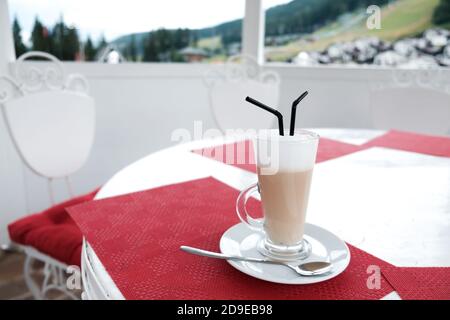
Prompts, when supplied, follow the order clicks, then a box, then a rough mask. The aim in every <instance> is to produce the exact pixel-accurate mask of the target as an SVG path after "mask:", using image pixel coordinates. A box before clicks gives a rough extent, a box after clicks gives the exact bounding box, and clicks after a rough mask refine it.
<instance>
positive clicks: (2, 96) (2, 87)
mask: <svg viewBox="0 0 450 320" xmlns="http://www.w3.org/2000/svg"><path fill="white" fill-rule="evenodd" d="M21 95H23V91H22V90H21V88H20V86H19V85H18V84H17V83H16V82H15V81H14V80H13V79H12V78H10V77H8V76H0V103H3V102H6V101H8V100H10V99H14V98H15V97H17V96H21Z"/></svg>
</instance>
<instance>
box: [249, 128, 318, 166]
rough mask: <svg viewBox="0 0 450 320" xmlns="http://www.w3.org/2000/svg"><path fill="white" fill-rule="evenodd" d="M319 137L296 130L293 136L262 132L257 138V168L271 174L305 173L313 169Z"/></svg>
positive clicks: (274, 131) (273, 131) (267, 131)
mask: <svg viewBox="0 0 450 320" xmlns="http://www.w3.org/2000/svg"><path fill="white" fill-rule="evenodd" d="M318 143H319V137H318V135H316V134H315V133H313V132H309V131H305V130H297V131H295V134H294V135H293V136H289V132H288V131H286V132H285V135H284V136H280V135H279V131H278V130H262V131H260V132H259V134H258V137H257V147H256V149H257V162H258V167H259V168H260V169H263V170H264V171H266V173H264V172H262V174H273V173H276V172H278V171H307V170H311V169H312V168H313V167H314V163H315V161H316V153H317V146H318Z"/></svg>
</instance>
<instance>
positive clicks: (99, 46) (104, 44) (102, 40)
mask: <svg viewBox="0 0 450 320" xmlns="http://www.w3.org/2000/svg"><path fill="white" fill-rule="evenodd" d="M107 46H108V41H106V38H105V35H102V36H101V37H100V40H99V41H98V44H97V52H100V51H102V50H103V49H105V48H106V47H107Z"/></svg>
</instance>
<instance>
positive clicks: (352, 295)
mask: <svg viewBox="0 0 450 320" xmlns="http://www.w3.org/2000/svg"><path fill="white" fill-rule="evenodd" d="M392 134H393V133H388V134H387V135H386V136H387V137H389V136H391V135H392ZM412 138H413V135H410V134H407V133H399V132H395V140H396V142H395V143H393V142H391V141H390V139H389V138H386V137H385V138H384V139H383V137H381V138H379V139H378V140H377V141H375V140H374V141H373V142H369V143H367V144H365V145H363V146H353V145H349V144H344V143H340V142H337V141H332V140H326V139H323V140H322V142H321V145H320V147H319V154H318V161H324V160H329V159H331V158H334V157H336V156H341V155H345V154H349V153H351V152H355V151H358V150H360V149H362V148H369V147H371V146H374V145H376V146H384V147H394V146H398V144H401V142H399V141H402V139H405V141H410V139H412ZM432 138H433V139H432V140H433V141H436V140H435V139H434V138H435V137H432ZM439 139H442V140H439V143H436V145H438V146H439V150H438V151H436V150H437V149H434V148H432V147H431V148H430V147H429V146H430V145H434V143H431V142H426V139H422V138H420V139H419V140H420V141H418V143H416V145H417V146H418V152H422V153H428V154H436V155H440V156H450V139H447V140H445V139H446V138H439ZM419 142H420V143H419ZM247 143H248V142H247ZM405 145H406V144H405ZM413 146H414V144H412V143H411V144H409V146H408V148H407V149H408V150H409V151H414V148H412V147H413ZM405 149H406V147H405ZM205 150H207V152H206V153H205V152H204V151H205ZM205 150H201V151H200V152H198V151H197V152H198V153H202V154H204V155H206V156H212V153H211V150H208V149H205ZM247 150H251V149H250V148H247ZM433 150H434V151H433ZM245 156H246V159H250V157H252V155H250V154H247V155H245ZM222 159H225V158H224V157H222ZM218 160H220V157H219V159H218ZM238 166H240V167H241V168H243V169H246V170H252V171H253V170H254V169H253V167H252V166H251V164H245V162H244V163H243V164H240V165H238ZM237 195H238V191H237V190H234V189H232V188H230V187H228V186H226V185H224V184H222V183H220V182H219V181H216V180H214V179H212V178H207V179H200V180H195V181H190V182H187V183H182V184H176V185H171V186H166V187H162V188H157V189H152V190H147V191H143V192H138V193H133V194H128V195H124V196H119V197H114V198H109V199H104V200H98V201H94V202H91V203H87V204H82V205H78V206H75V207H71V208H69V209H68V211H69V213H70V214H71V216H72V218H73V219H74V220H75V221H76V223H77V224H78V225H79V227H80V229H81V231H82V233H83V234H84V235H85V237H86V239H87V241H88V242H89V243H90V245H91V246H92V247H93V249H94V250H95V252H96V253H97V255H98V257H99V258H100V260H101V261H102V263H103V265H104V266H105V268H106V270H107V271H108V273H109V274H110V275H111V277H112V279H113V280H114V282H115V283H116V285H117V286H118V288H119V289H120V291H121V292H122V294H123V295H124V296H125V298H127V299H379V298H381V297H383V296H384V295H386V294H387V293H389V292H391V291H393V290H395V291H397V292H398V293H399V295H400V296H401V297H402V298H403V299H439V298H440V299H450V268H397V267H395V266H393V265H390V264H388V263H386V262H384V261H382V260H380V259H378V258H376V257H373V256H371V255H370V254H368V253H365V252H363V251H361V250H359V249H358V248H355V247H352V246H350V250H351V253H352V259H351V263H350V265H349V267H348V269H347V270H346V271H344V272H343V273H342V274H341V275H339V276H338V277H336V278H334V279H331V280H329V281H326V282H324V283H318V284H314V285H306V286H292V285H280V284H273V283H269V282H265V281H262V280H258V279H254V278H251V277H249V276H247V275H245V274H242V273H240V272H238V271H237V270H235V269H234V268H232V267H231V266H230V265H229V264H228V263H226V262H225V261H219V260H214V259H207V258H200V257H197V256H191V255H188V254H186V253H183V252H181V251H180V250H179V249H178V248H179V246H180V245H191V246H197V247H202V248H205V249H209V250H218V243H219V239H220V237H221V235H222V234H223V232H224V231H225V230H226V229H228V228H229V227H231V226H232V225H234V224H235V223H238V219H237V217H236V215H235V212H234V204H235V200H236V197H237ZM370 265H376V266H378V267H380V270H381V274H382V277H381V279H380V280H381V282H380V287H379V288H378V289H369V288H368V286H367V280H368V277H369V274H368V273H367V268H368V267H369V266H370Z"/></svg>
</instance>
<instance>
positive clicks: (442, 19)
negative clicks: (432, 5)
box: [433, 0, 450, 25]
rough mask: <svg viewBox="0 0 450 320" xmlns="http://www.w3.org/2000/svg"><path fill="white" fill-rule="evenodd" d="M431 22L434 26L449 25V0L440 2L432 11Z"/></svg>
mask: <svg viewBox="0 0 450 320" xmlns="http://www.w3.org/2000/svg"><path fill="white" fill-rule="evenodd" d="M433 22H434V23H435V24H438V25H439V24H441V25H442V24H450V0H441V2H440V3H439V5H438V6H437V7H436V9H434V13H433Z"/></svg>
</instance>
